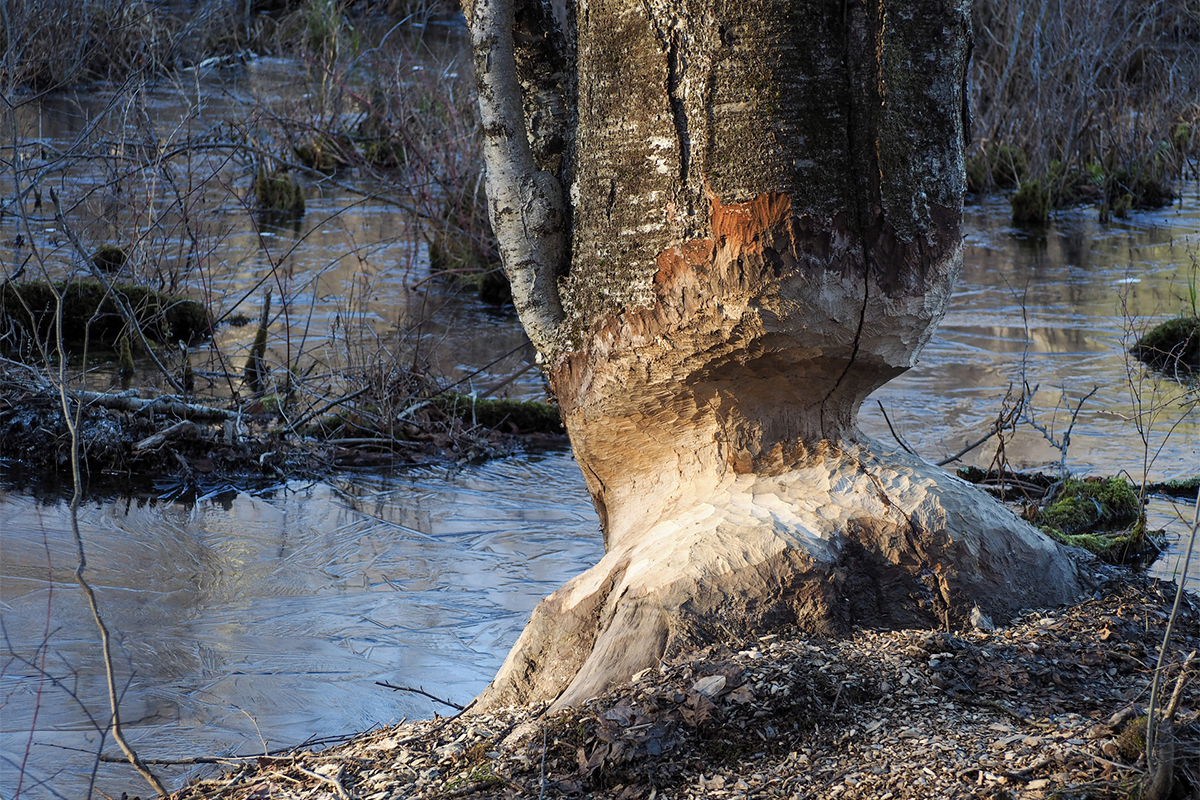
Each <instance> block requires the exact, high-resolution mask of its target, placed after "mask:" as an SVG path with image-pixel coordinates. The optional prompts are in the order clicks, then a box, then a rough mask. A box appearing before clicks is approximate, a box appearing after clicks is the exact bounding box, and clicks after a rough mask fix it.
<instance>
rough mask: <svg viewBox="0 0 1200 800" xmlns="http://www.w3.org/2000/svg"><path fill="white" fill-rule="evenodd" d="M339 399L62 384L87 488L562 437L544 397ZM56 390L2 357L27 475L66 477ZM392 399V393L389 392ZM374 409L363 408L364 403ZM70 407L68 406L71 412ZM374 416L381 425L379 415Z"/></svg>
mask: <svg viewBox="0 0 1200 800" xmlns="http://www.w3.org/2000/svg"><path fill="white" fill-rule="evenodd" d="M357 395H358V396H354V397H347V398H345V401H344V402H342V403H327V404H323V405H324V406H325V407H324V408H320V407H317V408H318V410H319V413H312V411H310V412H309V413H307V414H305V413H302V412H298V413H296V414H294V415H291V416H288V415H287V414H284V413H282V412H281V410H280V408H279V406H280V403H279V399H278V398H277V397H275V396H264V397H260V398H257V399H255V398H251V399H249V400H246V401H242V402H237V401H233V400H226V401H221V400H212V399H209V400H207V401H200V400H197V399H196V398H194V397H187V396H178V395H171V394H166V393H163V392H158V391H154V390H146V389H143V390H136V389H135V390H129V391H124V392H96V391H84V390H74V389H71V390H67V391H66V395H65V396H66V399H67V401H68V403H69V404H70V406H71V408H72V409H73V412H72V413H73V422H74V423H75V425H76V429H77V431H78V438H79V452H80V456H81V468H82V473H83V475H84V476H86V477H87V479H88V484H89V486H90V487H91V488H97V489H101V488H103V487H104V486H105V484H106V482H112V481H116V482H117V483H118V484H119V485H121V486H123V487H125V488H128V487H129V486H130V484H131V483H132V484H134V485H137V484H139V483H142V482H146V481H150V480H157V481H162V480H163V479H171V480H175V481H178V482H182V483H184V484H188V483H190V484H196V485H199V484H200V483H203V482H210V483H211V482H213V481H224V482H228V483H232V484H234V485H242V484H245V485H253V484H256V483H261V482H262V481H268V482H278V481H282V480H288V479H292V478H313V477H320V476H325V475H329V474H332V473H333V472H335V471H337V470H345V469H354V468H373V469H382V468H393V467H410V466H414V465H419V464H427V463H467V462H478V461H483V460H487V459H490V458H496V457H500V456H505V455H510V454H512V453H513V452H514V451H515V450H517V449H518V448H522V447H538V446H545V445H552V446H553V445H561V444H564V443H565V442H566V434H565V433H564V432H562V430H561V425H560V424H559V422H558V414H557V409H556V408H554V407H553V406H550V405H547V404H545V403H534V402H516V401H496V400H475V399H473V398H471V397H470V396H467V395H454V394H438V395H433V396H430V397H426V398H417V397H412V398H408V399H407V412H405V411H404V410H402V412H401V414H400V417H401V418H400V419H388V417H395V412H394V411H392V412H391V413H390V414H389V413H388V412H387V411H386V410H384V409H381V405H382V401H376V402H375V403H374V405H371V402H372V401H371V398H370V397H363V396H364V395H365V393H364V392H358V393H357ZM63 401H64V394H63V392H61V391H60V389H59V387H58V386H56V385H55V384H54V383H53V382H52V381H50V380H49V379H47V378H46V377H45V376H44V375H43V374H42V373H40V372H38V371H37V370H34V369H32V368H27V367H23V366H22V365H19V364H16V363H15V362H5V363H4V364H2V365H0V459H6V460H8V465H9V468H6V471H9V472H12V473H14V475H15V474H16V473H17V472H18V471H20V472H23V473H25V477H26V478H27V479H33V478H41V479H43V480H45V481H49V482H55V480H56V479H59V480H68V479H69V476H70V473H71V468H70V459H71V428H70V426H69V425H68V424H67V419H66V418H65V416H64V414H63ZM393 402H396V401H393ZM372 411H373V412H374V413H371V412H372ZM75 412H77V413H75ZM381 418H382V419H383V424H382V425H381V424H379V420H380V419H381Z"/></svg>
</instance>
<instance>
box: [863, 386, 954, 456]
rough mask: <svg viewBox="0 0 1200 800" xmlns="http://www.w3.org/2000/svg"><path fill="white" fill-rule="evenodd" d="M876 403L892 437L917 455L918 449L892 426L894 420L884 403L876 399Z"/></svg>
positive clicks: (911, 453) (906, 450) (912, 453)
mask: <svg viewBox="0 0 1200 800" xmlns="http://www.w3.org/2000/svg"><path fill="white" fill-rule="evenodd" d="M875 405H877V406H879V413H881V414H883V421H884V422H886V423H887V426H888V430H889V431H891V432H892V438H893V439H895V440H896V444H898V445H900V446H901V447H902V448H904V452H906V453H908V454H909V455H913V456H915V455H917V453H916V451H915V450H913V449H912V448H911V447H909V446H908V442H906V441H904V440H903V439H901V438H900V434H898V433H896V429H895V428H893V427H892V420H891V419H890V418H889V417H888V413H887V409H886V408H884V407H883V403H881V402H879V401H878V400H876V401H875ZM938 466H939V467H940V466H941V464H938Z"/></svg>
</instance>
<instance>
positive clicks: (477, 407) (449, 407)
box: [431, 392, 564, 434]
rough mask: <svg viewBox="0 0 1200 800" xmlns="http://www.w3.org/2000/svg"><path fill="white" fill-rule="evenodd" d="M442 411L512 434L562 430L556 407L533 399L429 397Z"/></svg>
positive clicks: (471, 422)
mask: <svg viewBox="0 0 1200 800" xmlns="http://www.w3.org/2000/svg"><path fill="white" fill-rule="evenodd" d="M431 402H432V403H433V405H434V406H436V407H437V408H438V409H439V410H440V411H441V412H442V413H444V414H446V415H448V416H451V417H457V418H458V419H461V420H463V422H465V423H470V424H475V425H481V426H483V427H485V428H493V429H498V430H505V429H515V430H513V431H512V432H513V433H559V434H561V433H564V430H563V426H562V418H561V417H560V416H559V413H558V406H552V405H550V404H549V403H541V402H538V401H536V400H478V399H474V398H472V397H470V396H468V395H464V394H456V393H453V392H446V393H443V394H439V395H437V396H436V397H434V398H432V399H431Z"/></svg>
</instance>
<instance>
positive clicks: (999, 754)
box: [172, 555, 1200, 800]
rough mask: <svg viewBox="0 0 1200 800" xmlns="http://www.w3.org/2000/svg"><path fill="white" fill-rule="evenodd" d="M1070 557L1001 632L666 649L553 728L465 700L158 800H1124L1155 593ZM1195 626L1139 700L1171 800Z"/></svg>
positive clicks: (539, 718) (1157, 629)
mask: <svg viewBox="0 0 1200 800" xmlns="http://www.w3.org/2000/svg"><path fill="white" fill-rule="evenodd" d="M1080 557H1081V558H1086V556H1083V555H1081V556H1080ZM1089 563H1090V564H1092V566H1091V568H1092V569H1094V570H1095V572H1096V575H1097V578H1096V580H1097V584H1096V585H1097V587H1098V588H1097V590H1096V592H1095V595H1094V596H1092V597H1090V598H1087V599H1085V600H1083V601H1082V602H1080V603H1078V604H1076V605H1073V606H1069V607H1062V608H1057V609H1043V610H1036V611H1030V612H1029V613H1027V614H1025V615H1024V616H1022V617H1020V618H1019V619H1017V620H1015V621H1014V622H1013V624H1011V625H1009V626H1007V627H1002V628H999V629H991V628H992V626H991V625H990V622H989V621H988V620H986V619H982V618H977V620H976V624H977V627H975V628H974V629H971V630H965V631H953V632H948V631H928V630H906V631H877V630H863V631H860V632H858V633H857V634H856V635H854V636H852V637H849V638H844V639H820V638H812V637H808V636H804V635H801V634H800V633H798V632H796V631H780V632H778V633H774V634H771V635H767V636H763V637H761V638H760V639H757V640H754V641H747V642H741V643H736V644H730V645H728V646H724V645H722V646H713V647H710V648H708V649H706V650H701V651H693V652H689V653H686V654H684V655H682V656H681V657H680V658H678V659H675V660H674V661H672V662H671V663H664V664H663V665H662V666H661V667H660V668H658V669H655V670H648V671H646V672H644V673H643V674H640V675H638V676H635V678H634V680H633V681H632V682H630V683H629V684H627V685H624V686H621V687H619V688H617V689H614V690H613V691H611V692H609V693H608V694H606V695H604V696H603V697H600V698H598V699H596V700H593V701H590V702H588V703H586V704H584V705H583V706H581V707H578V708H575V709H572V710H569V711H566V712H563V713H561V714H558V715H554V716H548V715H546V714H545V713H544V711H543V709H542V708H514V709H507V710H503V711H500V712H497V713H488V714H472V713H471V710H470V707H468V709H467V711H466V712H465V713H462V714H460V715H458V716H455V717H450V718H446V719H440V718H435V719H433V720H426V721H422V722H415V723H406V724H401V725H398V726H395V727H388V728H382V729H378V730H374V731H371V732H368V733H365V734H362V735H360V736H358V737H355V738H354V739H352V740H350V741H347V742H345V743H343V744H338V745H336V746H332V747H329V748H327V749H324V750H320V751H297V752H288V753H277V754H272V755H263V756H249V757H246V758H244V759H214V762H220V763H225V764H228V765H232V766H233V768H232V770H231V771H229V772H227V773H225V774H223V775H221V776H219V777H216V778H210V779H205V780H198V781H196V782H194V783H193V784H191V785H189V786H188V787H186V788H184V789H183V790H181V791H179V792H177V793H176V794H174V795H172V797H173V798H175V800H202V799H204V800H207V799H208V798H217V797H221V798H230V799H231V800H251V798H268V797H270V798H295V799H296V800H299V799H300V798H313V799H314V800H315V799H318V798H320V799H323V798H331V799H333V798H336V799H337V800H346V799H347V798H359V800H389V799H391V798H397V799H398V798H451V797H463V798H518V797H528V798H533V797H538V798H576V797H587V798H605V799H606V800H632V798H644V799H646V800H658V798H678V799H679V800H684V799H685V798H687V799H690V798H797V799H799V798H811V799H813V800H816V799H817V798H821V799H824V798H876V799H877V800H893V799H897V800H898V799H899V798H942V797H945V798H997V799H999V798H1030V799H1031V800H1032V799H1033V798H1051V797H1054V798H1079V799H1082V798H1124V797H1130V796H1131V792H1133V791H1134V790H1135V789H1136V787H1137V786H1139V784H1140V783H1141V782H1142V780H1143V779H1144V776H1145V774H1146V771H1147V770H1146V762H1145V753H1144V751H1143V745H1142V742H1144V735H1145V733H1144V732H1145V722H1144V719H1145V716H1144V715H1145V713H1146V712H1145V709H1146V704H1147V702H1148V699H1149V687H1150V682H1151V677H1152V675H1153V674H1154V667H1155V660H1156V658H1157V654H1158V650H1159V647H1160V644H1161V642H1162V638H1163V631H1164V627H1165V623H1166V620H1167V618H1168V615H1169V612H1170V609H1171V605H1172V601H1173V598H1174V586H1173V585H1172V584H1164V583H1161V582H1156V581H1153V580H1150V579H1148V578H1144V577H1139V576H1137V575H1132V574H1131V573H1129V572H1128V571H1126V570H1122V569H1118V568H1113V567H1106V566H1102V565H1095V564H1094V562H1089ZM1197 620H1198V615H1197V609H1196V607H1194V606H1193V602H1192V600H1191V599H1190V598H1186V597H1185V601H1184V603H1183V606H1182V608H1181V611H1180V614H1179V617H1178V619H1177V621H1176V623H1175V628H1174V634H1173V636H1172V639H1171V642H1170V645H1169V647H1168V648H1167V655H1166V661H1165V663H1166V665H1167V666H1166V667H1165V669H1164V671H1163V673H1162V674H1163V684H1162V685H1163V686H1164V687H1165V688H1164V689H1163V690H1162V692H1160V696H1159V700H1158V702H1159V706H1158V707H1159V708H1160V709H1161V708H1162V707H1163V706H1164V705H1167V704H1168V698H1169V697H1171V695H1172V691H1173V689H1174V688H1175V687H1176V685H1178V686H1179V687H1181V688H1180V690H1179V700H1178V704H1177V708H1176V709H1175V711H1174V717H1173V720H1172V721H1171V722H1170V723H1169V724H1167V725H1165V726H1164V728H1163V732H1162V734H1161V736H1160V741H1164V742H1166V741H1169V742H1170V743H1171V744H1172V745H1173V748H1174V756H1175V757H1174V760H1171V761H1166V760H1164V762H1163V763H1169V764H1170V765H1171V766H1172V771H1171V772H1169V773H1164V774H1171V775H1173V777H1174V778H1175V780H1176V785H1177V788H1178V789H1179V791H1180V794H1178V795H1176V796H1180V797H1182V796H1192V795H1191V794H1184V793H1185V792H1191V791H1194V789H1195V788H1196V787H1197V786H1198V785H1200V784H1198V783H1197V781H1198V780H1200V774H1198V773H1197V759H1196V755H1197V754H1198V753H1200V725H1198V724H1197V723H1198V722H1200V703H1198V701H1200V691H1198V690H1197V687H1196V686H1195V684H1194V682H1193V680H1192V678H1193V672H1194V668H1193V666H1192V665H1191V664H1189V662H1188V656H1186V654H1187V653H1192V652H1194V650H1195V648H1196V647H1197V642H1198V637H1200V625H1198V624H1197ZM1163 796H1164V797H1165V796H1168V795H1163Z"/></svg>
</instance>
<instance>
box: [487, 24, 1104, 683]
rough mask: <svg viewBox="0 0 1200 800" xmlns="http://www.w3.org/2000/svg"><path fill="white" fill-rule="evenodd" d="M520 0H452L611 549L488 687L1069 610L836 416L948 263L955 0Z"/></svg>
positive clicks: (541, 611) (915, 463)
mask: <svg viewBox="0 0 1200 800" xmlns="http://www.w3.org/2000/svg"><path fill="white" fill-rule="evenodd" d="M512 1H513V2H515V3H516V5H515V6H511V7H510V8H515V9H516V10H515V13H512V12H510V15H509V16H505V14H504V13H501V12H503V9H504V8H506V7H509V6H506V4H507V3H509V2H510V0H478V2H476V3H475V5H474V6H473V7H472V8H471V9H469V10H468V17H469V21H470V24H471V26H472V30H473V41H474V42H475V46H476V49H475V59H476V60H475V64H476V69H477V73H478V74H479V76H480V87H481V91H480V93H481V110H482V113H483V117H484V120H485V137H486V138H487V140H488V144H487V153H488V158H487V170H488V188H489V197H490V199H491V204H492V205H491V211H492V219H493V223H494V226H495V230H496V233H497V235H498V236H499V237H500V238H501V241H502V242H503V244H504V247H505V248H506V249H505V251H504V252H505V264H506V269H508V271H509V275H510V278H511V279H512V281H513V284H514V296H517V297H518V300H517V303H518V305H517V307H518V310H519V312H520V314H521V319H522V321H523V322H524V323H525V325H526V328H527V330H529V332H530V337H531V339H532V340H533V341H534V343H535V345H536V346H537V348H538V351H539V356H540V358H541V360H542V363H543V365H544V367H545V369H546V370H547V372H548V375H549V377H550V381H551V385H552V387H553V390H554V392H555V394H556V396H557V398H558V402H559V404H560V406H561V409H562V413H563V418H564V421H565V424H566V426H567V429H568V431H569V432H570V435H571V442H572V446H573V447H574V452H575V457H576V459H577V461H578V462H579V465H580V468H581V469H582V471H583V474H584V477H585V479H586V481H587V486H588V489H589V491H590V492H591V495H592V498H593V500H594V502H595V505H596V508H597V510H598V511H599V514H600V518H601V521H602V525H603V530H604V537H605V548H606V555H605V556H604V558H603V560H602V561H601V562H600V563H599V564H598V565H597V566H595V567H593V568H592V569H591V570H588V571H587V572H586V573H584V574H583V575H580V576H579V577H577V578H575V579H573V580H572V581H570V582H569V583H568V584H567V585H566V586H564V587H563V588H562V589H560V590H559V591H558V592H556V593H555V594H554V595H552V596H551V597H549V598H547V599H546V600H545V601H543V603H542V604H541V605H540V606H539V607H538V609H537V610H536V611H535V612H534V614H533V617H532V619H531V621H530V623H529V625H528V627H527V628H526V630H525V631H524V633H523V634H522V636H521V638H520V640H519V641H518V643H517V645H516V646H515V647H514V649H513V651H512V653H511V654H510V655H509V657H508V659H507V661H506V662H505V664H504V666H503V667H502V669H501V670H500V672H499V674H498V675H497V676H496V678H495V680H494V681H493V682H492V684H491V685H490V686H489V687H488V689H487V690H486V691H485V692H484V693H483V695H482V696H481V698H480V702H481V703H482V704H483V705H484V706H487V705H496V704H511V703H521V702H531V701H543V700H545V701H554V702H555V703H556V704H557V705H566V704H573V703H577V702H580V701H582V700H585V699H587V698H589V697H591V696H594V695H595V694H597V693H599V692H601V691H603V690H604V689H605V688H607V687H608V686H609V685H610V684H612V683H613V682H615V681H619V680H623V679H625V678H628V677H629V676H630V675H632V674H633V673H635V672H637V671H638V670H640V669H643V668H645V667H648V666H653V665H655V664H657V663H658V659H660V658H662V657H663V656H664V655H666V654H669V653H671V652H673V651H674V650H676V649H678V648H681V647H684V646H688V645H693V644H701V643H705V642H710V641H713V640H716V639H722V640H728V639H730V638H731V637H732V638H736V637H742V636H747V635H750V634H753V633H760V632H762V631H765V630H767V629H770V628H772V627H776V626H779V625H784V624H796V625H799V626H801V627H803V628H805V629H808V630H811V631H814V632H821V633H837V632H841V631H845V630H847V629H849V628H850V627H851V626H853V625H855V624H870V625H889V626H918V625H919V626H937V627H945V626H957V625H963V624H965V621H966V619H967V616H968V614H969V613H970V611H971V609H972V608H973V607H974V606H975V605H978V606H979V607H980V608H981V610H983V611H984V612H985V613H988V614H991V615H994V616H996V617H999V618H1001V619H1003V618H1005V617H1007V616H1010V615H1011V614H1013V613H1014V612H1016V611H1017V610H1018V609H1020V608H1024V607H1030V606H1042V605H1049V604H1055V603H1060V602H1064V601H1067V600H1070V599H1072V598H1073V597H1075V596H1076V595H1077V594H1078V593H1079V591H1080V590H1081V580H1082V578H1081V576H1080V575H1079V574H1078V572H1077V569H1076V566H1075V564H1074V562H1073V561H1072V560H1071V559H1070V558H1069V557H1068V556H1067V555H1066V553H1065V552H1064V551H1063V550H1062V549H1061V548H1059V547H1058V546H1057V545H1055V544H1054V543H1053V542H1051V541H1050V540H1048V539H1046V538H1045V537H1044V536H1042V535H1041V534H1040V533H1039V532H1037V531H1036V530H1034V529H1033V528H1031V527H1030V526H1028V525H1027V524H1025V523H1024V522H1022V521H1020V520H1019V519H1017V518H1016V517H1015V516H1014V515H1013V514H1012V513H1010V512H1009V511H1007V510H1006V509H1004V508H1003V507H1002V506H1000V505H999V504H998V503H996V502H995V501H993V500H992V499H991V498H990V497H988V496H987V495H985V494H983V493H981V492H978V491H976V490H975V489H973V488H971V487H968V486H967V485H965V484H963V483H962V482H960V481H958V480H957V479H956V478H954V477H952V476H949V475H947V474H946V473H945V472H943V471H942V470H940V469H937V468H936V467H933V466H931V465H929V464H927V463H925V462H923V461H920V460H919V459H915V458H912V457H909V456H906V455H903V454H901V453H898V452H889V451H888V450H887V449H886V448H883V447H882V446H880V445H879V444H878V443H876V442H873V441H870V440H869V439H867V438H866V437H865V436H864V435H863V434H862V433H861V432H860V431H859V430H858V428H857V424H856V418H857V414H858V410H859V407H860V406H861V404H862V402H863V400H864V398H866V397H867V395H868V394H870V392H872V391H873V390H875V389H876V388H878V387H879V386H881V385H883V384H884V383H885V382H887V381H888V380H890V379H892V378H894V377H895V376H897V375H899V374H901V373H902V372H904V371H905V370H907V369H909V368H910V367H912V366H913V364H914V363H915V362H916V359H917V356H918V354H919V353H920V351H921V348H922V347H923V346H924V345H925V343H926V342H927V341H928V340H929V338H930V336H931V335H932V333H933V331H934V328H935V326H936V325H937V323H938V321H939V320H940V319H941V317H942V315H943V313H944V311H945V308H946V304H947V301H948V298H949V295H950V291H951V288H952V285H953V283H954V281H955V279H956V277H957V275H958V272H959V269H960V266H961V259H962V245H961V232H960V222H961V216H962V194H963V188H964V175H963V163H962V147H963V139H964V130H963V128H964V118H963V112H962V109H963V108H964V107H965V103H964V97H963V91H964V75H965V72H966V67H967V48H968V40H969V16H970V15H969V12H970V9H969V4H968V3H966V2H957V1H956V0H936V1H934V0H931V2H927V3H920V4H913V3H908V2H901V1H900V0H884V2H881V3H872V4H864V3H859V2H853V1H852V2H848V3H830V2H822V1H821V0H738V2H728V1H727V0H715V1H714V0H579V2H578V4H577V5H576V6H574V7H573V9H570V11H571V13H570V14H569V15H568V16H567V18H566V19H565V20H560V19H556V18H555V16H554V14H553V13H552V11H551V10H550V9H549V7H548V6H545V5H542V4H539V3H537V2H534V0H512ZM562 22H565V23H566V24H565V26H564V27H559V23H562ZM514 30H515V31H516V36H515V38H514V37H513V36H512V33H513V31H514ZM489 37H490V38H489ZM506 37H507V39H506ZM497 42H499V43H500V44H499V45H497ZM505 42H507V44H506V43H505ZM506 48H508V49H506ZM547 53H549V54H550V55H549V56H548V55H547ZM500 62H503V63H505V64H512V65H515V66H514V68H512V69H510V70H509V73H508V74H502V72H503V70H501V69H500V67H499V64H500ZM502 98H507V103H508V104H507V105H504V104H502V103H501V102H500V100H501V99H502ZM518 108H520V109H523V110H524V115H525V118H526V122H525V123H524V124H522V122H521V120H520V119H519V118H517V116H516V115H517V112H516V111H514V109H518ZM489 120H490V122H489ZM547 131H550V133H549V134H548V133H547ZM547 141H551V142H554V143H556V144H554V145H553V146H547V145H546V142H547ZM514 151H520V152H518V153H517V156H516V157H512V156H510V155H506V154H511V153H512V152H514ZM554 202H559V203H561V206H559V207H557V210H555V211H553V212H552V213H549V214H547V213H545V212H544V211H543V210H542V209H543V207H551V206H553V203H554ZM531 232H532V233H531ZM556 237H557V238H556ZM546 242H550V246H549V247H544V246H542V245H545V243H546ZM567 242H569V255H568V252H567V251H568V248H567V247H566V243H567ZM514 253H515V255H510V254H514ZM539 254H541V255H539ZM547 254H549V255H547ZM550 286H553V291H552V290H551V289H550V288H549V287H550ZM519 287H520V288H519ZM522 295H525V298H524V299H522V297H521V296H522Z"/></svg>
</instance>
